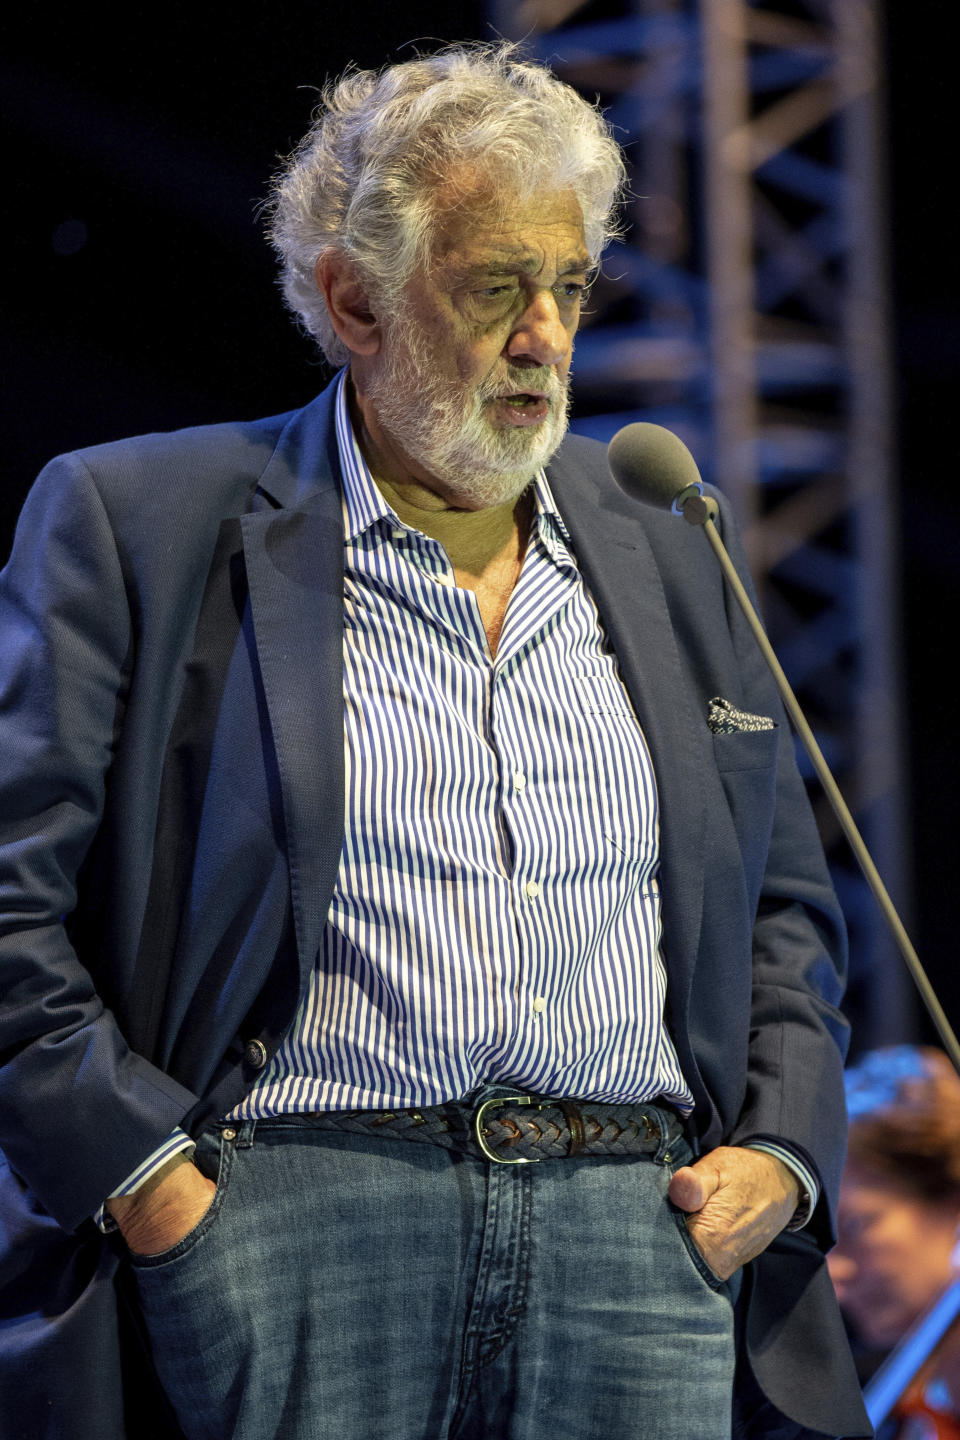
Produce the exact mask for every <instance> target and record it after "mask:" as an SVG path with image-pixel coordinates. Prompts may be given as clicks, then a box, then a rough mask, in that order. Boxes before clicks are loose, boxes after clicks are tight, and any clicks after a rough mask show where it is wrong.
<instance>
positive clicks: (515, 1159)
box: [473, 1095, 543, 1165]
mask: <svg viewBox="0 0 960 1440" xmlns="http://www.w3.org/2000/svg"><path fill="white" fill-rule="evenodd" d="M535 1103H536V1102H535V1101H534V1099H533V1097H532V1096H531V1095H495V1096H494V1097H493V1099H492V1100H484V1102H483V1104H482V1105H481V1106H480V1107H479V1109H478V1110H477V1113H476V1114H475V1115H474V1117H473V1134H474V1138H475V1139H476V1142H477V1144H478V1145H479V1146H480V1149H481V1150H482V1151H483V1153H484V1155H485V1156H486V1157H487V1159H488V1160H493V1161H494V1162H495V1163H496V1164H497V1165H537V1164H539V1162H540V1161H541V1160H542V1159H543V1156H542V1155H510V1156H506V1155H498V1154H496V1152H495V1151H493V1150H491V1149H490V1146H489V1145H488V1144H487V1141H486V1137H485V1136H484V1133H483V1117H484V1116H485V1115H486V1113H487V1111H488V1110H489V1109H490V1107H491V1106H492V1105H533V1104H535ZM540 1108H541V1107H540V1106H539V1105H537V1109H538V1110H539V1109H540Z"/></svg>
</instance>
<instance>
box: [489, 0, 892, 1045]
mask: <svg viewBox="0 0 960 1440" xmlns="http://www.w3.org/2000/svg"><path fill="white" fill-rule="evenodd" d="M877 9H878V0H779V3H776V0H774V3H769V4H760V3H755V4H749V3H746V0H699V3H698V0H619V3H618V0H613V3H609V0H608V3H603V0H500V3H499V4H495V5H493V6H492V19H493V22H494V24H495V26H496V28H497V29H498V31H499V32H500V33H501V34H503V35H506V36H510V37H514V38H524V39H525V40H526V48H527V49H528V50H529V51H531V52H532V53H533V54H535V55H538V56H539V57H540V58H542V59H544V60H546V61H549V62H550V63H551V64H552V66H553V67H554V69H555V70H556V72H557V73H558V74H559V75H560V76H561V77H562V78H563V79H565V80H567V81H568V82H569V83H571V84H573V85H575V86H576V87H577V88H579V89H581V90H582V91H583V92H584V93H586V94H589V95H590V96H591V98H592V97H594V96H599V97H600V99H601V101H602V103H603V105H604V108H605V110H606V112H607V115H608V118H609V119H610V120H611V122H612V123H613V124H614V125H615V126H616V127H618V130H619V132H620V139H621V140H622V141H623V143H624V144H625V145H626V147H627V153H628V155H629V157H630V159H631V164H632V182H631V189H632V197H633V198H632V199H631V201H630V204H629V212H630V213H629V220H630V232H629V234H628V235H627V237H626V239H625V241H624V242H623V243H622V244H620V245H618V246H616V247H614V249H613V251H612V252H611V253H609V254H608V258H607V261H606V263H605V266H604V274H603V276H602V277H601V278H600V280H599V281H598V283H597V285H596V286H595V288H594V292H593V297H592V308H593V313H592V314H591V315H590V316H588V317H587V319H586V323H585V326H584V328H583V330H582V331H581V334H580V336H579V337H578V343H577V350H576V356H575V374H576V384H575V391H576V403H577V410H576V420H575V426H576V428H577V429H579V430H580V431H582V432H586V433H591V434H594V435H597V436H598V437H600V438H602V439H608V438H609V437H610V436H611V435H612V434H613V433H614V431H615V430H616V429H618V428H619V426H620V425H622V424H626V423H628V422H629V421H631V420H635V419H645V420H653V421H656V422H658V423H661V424H664V425H667V426H669V427H670V428H671V429H674V430H676V431H677V432H678V433H679V434H680V435H681V436H682V437H683V438H684V439H685V440H686V441H687V443H688V444H689V445H690V447H691V449H692V450H693V452H694V454H695V455H696V457H697V459H698V461H699V463H700V465H701V470H702V472H703V473H704V476H705V478H707V479H710V480H712V481H714V483H716V484H717V485H719V486H720V488H721V489H722V490H724V491H725V492H726V493H727V494H728V495H729V496H730V498H731V500H732V502H733V504H734V507H735V510H736V512H737V514H738V517H739V519H740V522H741V525H742V527H743V531H744V539H745V543H746V546H747V552H748V555H749V558H750V561H751V566H752V569H753V573H754V576H755V578H756V581H757V588H758V591H759V594H760V599H761V606H762V608H763V610H764V612H765V618H766V622H767V626H768V629H769V630H770V633H771V637H772V639H773V641H774V644H775V646H776V647H777V649H778V652H779V654H780V657H781V660H782V663H783V666H784V669H785V670H786V672H787V674H788V676H789V677H790V680H791V683H792V685H793V686H794V689H795V690H796V691H797V694H798V696H799V698H800V701H801V704H802V705H803V706H804V708H805V710H806V711H807V713H808V715H809V716H810V718H811V722H812V723H813V726H814V729H815V731H816V732H817V735H818V739H819V741H820V744H821V747H822V748H823V750H824V753H825V755H826V757H827V760H828V761H829V763H830V765H831V767H832V768H833V770H834V773H835V774H836V776H837V779H838V781H839V784H840V787H841V789H842V790H843V792H844V794H845V796H846V798H847V801H848V803H849V805H850V807H851V809H852V810H853V812H854V814H855V816H856V818H857V823H858V825H859V827H860V828H861V830H862V831H863V833H864V835H865V838H866V839H867V842H868V844H869V845H870V847H871V849H872V851H873V853H874V856H875V858H876V861H877V864H878V867H879V869H880V871H881V873H882V875H883V876H884V879H885V881H886V883H887V885H888V887H889V889H890V891H891V893H892V895H893V896H894V899H895V900H896V901H897V902H898V904H900V905H901V906H902V905H903V904H904V900H905V887H906V876H905V872H906V869H907V860H908V856H907V854H906V849H907V847H906V844H905V841H904V838H903V837H904V814H903V811H904V801H903V792H902V785H901V781H900V743H901V742H900V716H899V707H898V684H897V658H896V657H897V643H898V642H897V615H898V597H897V579H896V564H895V558H894V544H893V536H892V534H891V530H892V525H893V518H892V512H893V493H892V486H893V477H892V472H891V466H892V458H891V457H892V450H893V435H892V401H891V377H890V342H889V335H888V328H889V319H888V298H887V297H888V283H887V276H886V271H885V264H886V258H885V246H884V217H885V213H886V205H885V194H884V177H883V164H882V155H883V135H882V123H881V121H882V113H883V110H882V96H881V63H880V59H879V43H878V35H877ZM704 563H708V561H707V559H706V558H705V561H704ZM801 763H802V764H803V766H804V769H805V772H806V773H807V774H808V775H809V774H810V767H809V765H808V764H807V762H806V759H805V757H801ZM812 793H813V795H814V803H815V806H816V808H817V815H818V821H819V823H820V827H821V833H822V834H823V836H824V840H825V842H826V845H827V849H828V854H829V856H830V859H831V867H832V870H833V874H834V879H835V882H836V884H837V888H838V891H839V893H840V896H841V900H842V902H843V905H844V910H845V913H846V915H847V919H848V923H849V926H850V931H851V942H852V945H851V950H852V961H851V987H850V999H849V1005H850V1009H851V1014H852V1015H853V1018H854V1020H855V1023H856V1027H857V1028H856V1040H857V1043H858V1044H861V1045H864V1044H877V1043H881V1042H883V1041H885V1040H888V1039H895V1038H901V1039H903V1038H910V1037H911V1036H912V1034H913V1031H914V1029H915V1006H914V1000H913V991H912V987H911V985H910V983H909V981H908V980H907V979H906V978H905V975H904V972H903V970H902V967H901V964H900V960H899V956H898V955H897V954H896V952H895V950H894V947H893V946H892V944H891V943H890V941H889V940H888V938H887V935H886V932H885V930H884V928H883V924H882V921H881V919H880V917H879V914H878V912H877V911H876V909H875V907H874V904H873V900H872V898H871V896H870V894H869V891H868V889H867V887H866V883H865V881H864V880H863V879H862V877H861V875H860V872H859V870H857V869H856V867H855V866H854V865H853V862H852V860H851V859H850V858H849V855H848V852H847V851H846V846H845V842H843V841H842V839H841V837H840V835H839V829H838V826H837V825H836V822H835V820H834V818H833V815H832V812H830V811H829V808H828V807H827V806H826V802H825V801H823V800H822V799H820V798H819V797H818V796H817V794H816V792H815V791H813V792H812Z"/></svg>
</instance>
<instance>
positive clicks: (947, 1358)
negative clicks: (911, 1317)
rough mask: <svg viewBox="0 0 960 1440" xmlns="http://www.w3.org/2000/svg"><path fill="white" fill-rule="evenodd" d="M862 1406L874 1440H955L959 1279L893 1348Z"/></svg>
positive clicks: (958, 1432)
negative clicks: (871, 1428) (874, 1435)
mask: <svg viewBox="0 0 960 1440" xmlns="http://www.w3.org/2000/svg"><path fill="white" fill-rule="evenodd" d="M863 1400H864V1404H865V1406H866V1410H867V1414H868V1416H869V1417H870V1421H871V1424H873V1426H874V1427H875V1428H876V1431H877V1440H960V1279H957V1280H954V1281H952V1282H951V1283H950V1284H949V1285H948V1286H947V1287H946V1289H945V1290H942V1291H941V1292H940V1294H939V1295H938V1296H937V1299H936V1300H935V1301H934V1302H933V1304H932V1305H931V1306H930V1307H929V1309H927V1310H926V1311H925V1312H924V1314H923V1315H921V1316H920V1319H919V1320H917V1322H916V1323H915V1324H914V1325H913V1326H912V1328H911V1329H910V1330H908V1332H907V1334H906V1335H905V1336H904V1337H903V1339H902V1340H900V1341H899V1343H898V1344H897V1345H896V1346H894V1348H893V1350H891V1352H890V1354H889V1355H888V1356H887V1358H886V1360H885V1361H884V1362H883V1364H882V1365H881V1366H880V1369H879V1370H878V1371H877V1373H876V1374H875V1375H874V1377H873V1379H872V1380H871V1381H870V1382H869V1384H868V1385H867V1387H866V1389H865V1390H864V1392H863Z"/></svg>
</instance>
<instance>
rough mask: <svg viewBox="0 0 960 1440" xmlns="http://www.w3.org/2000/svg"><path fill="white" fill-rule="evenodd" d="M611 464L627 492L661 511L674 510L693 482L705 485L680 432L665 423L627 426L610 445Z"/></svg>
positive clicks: (640, 423)
mask: <svg viewBox="0 0 960 1440" xmlns="http://www.w3.org/2000/svg"><path fill="white" fill-rule="evenodd" d="M607 463H608V464H609V466H610V470H611V473H612V475H613V478H614V480H616V482H617V484H618V485H619V486H620V489H621V490H623V491H624V493H625V494H627V495H629V496H630V497H631V499H633V500H642V501H643V502H644V504H645V505H656V506H657V507H658V508H659V509H661V510H671V509H673V502H674V501H675V500H676V498H677V496H678V495H681V494H682V493H683V491H684V490H687V489H689V488H690V486H691V485H696V486H697V487H698V489H699V488H701V486H702V481H701V479H700V472H699V470H698V469H697V462H696V460H694V458H693V456H692V455H691V454H690V451H689V450H688V449H687V447H686V445H684V443H683V441H682V440H681V439H680V437H679V435H674V433H673V431H672V430H665V429H664V427H663V426H662V425H648V424H646V423H645V422H643V421H637V422H636V423H635V424H633V425H624V427H623V429H622V430H618V431H617V433H616V435H614V437H613V439H612V440H611V441H610V444H609V446H608V447H607Z"/></svg>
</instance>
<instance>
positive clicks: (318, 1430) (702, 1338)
mask: <svg viewBox="0 0 960 1440" xmlns="http://www.w3.org/2000/svg"><path fill="white" fill-rule="evenodd" d="M662 1148H663V1147H661V1149H662ZM197 1159H198V1163H199V1165H200V1167H201V1169H203V1170H204V1171H205V1173H207V1174H208V1175H211V1176H214V1175H215V1176H216V1177H217V1182H218V1183H217V1194H216V1199H215V1200H214V1202H213V1205H212V1206H211V1209H210V1210H209V1211H208V1212H207V1214H206V1215H205V1216H204V1218H203V1220H202V1221H201V1222H200V1224H199V1225H198V1226H197V1228H196V1229H195V1230H194V1231H192V1232H191V1233H190V1234H189V1235H188V1236H187V1237H186V1238H185V1239H184V1240H182V1241H181V1242H180V1243H179V1244H178V1245H176V1246H175V1247H174V1248H173V1249H172V1250H170V1251H167V1252H166V1253H164V1254H163V1255H160V1256H151V1257H134V1258H133V1260H132V1263H133V1265H134V1267H135V1271H136V1277H137V1283H138V1289H139V1295H140V1302H141V1306H142V1310H143V1315H144V1320H145V1323H146V1328H147V1331H148V1333H149V1336H150V1341H151V1345H152V1347H153V1350H154V1357H155V1361H156V1364H157V1368H158V1371H159V1374H160V1378H161V1382H162V1383H163V1386H164V1389H165V1390H166V1392H167V1394H168V1395H169V1397H170V1400H171V1403H172V1405H173V1407H174V1409H175V1411H176V1413H177V1415H178V1417H179V1419H180V1423H181V1425H182V1427H183V1429H184V1432H185V1433H186V1435H187V1436H188V1437H190V1440H213V1437H217V1440H228V1437H230V1440H274V1437H275V1440H590V1437H594V1436H596V1437H597V1440H627V1437H637V1440H640V1437H643V1440H724V1437H727V1436H729V1433H730V1404H731V1389H732V1377H733V1368H734V1356H733V1321H732V1296H731V1286H730V1285H729V1284H724V1283H722V1282H720V1281H719V1280H718V1279H717V1278H716V1276H714V1275H713V1274H712V1273H711V1272H710V1271H709V1270H708V1268H707V1267H706V1265H705V1264H704V1262H703V1260H702V1258H701V1257H700V1255H699V1252H698V1251H697V1250H696V1249H695V1247H694V1246H693V1243H692V1241H691V1240H690V1238H689V1236H688V1235H687V1232H686V1228H685V1223H684V1220H683V1217H682V1215H680V1214H679V1212H677V1211H675V1210H674V1208H673V1207H672V1206H671V1204H670V1202H669V1200H668V1199H667V1197H666V1189H667V1184H668V1182H669V1178H670V1175H671V1174H672V1172H673V1170H674V1169H675V1168H676V1167H677V1166H678V1165H680V1164H684V1163H686V1161H687V1160H688V1159H689V1150H688V1148H687V1146H686V1143H685V1142H683V1141H681V1142H680V1145H679V1146H676V1145H675V1146H674V1147H673V1153H672V1154H671V1155H670V1157H669V1161H667V1160H666V1158H665V1157H664V1156H663V1155H658V1156H657V1157H655V1158H654V1159H653V1160H649V1159H644V1158H639V1159H607V1158H599V1157H588V1158H583V1157H580V1158H576V1159H571V1160H552V1161H546V1162H543V1163H540V1164H533V1165H498V1164H488V1163H486V1162H484V1161H479V1160H474V1159H472V1158H469V1157H466V1156H463V1155H459V1154H455V1153H451V1152H450V1151H447V1150H442V1149H439V1148H437V1147H434V1146H432V1145H429V1144H415V1143H408V1142H405V1141H402V1140H397V1139H391V1138H387V1137H384V1138H381V1137H375V1136H367V1135H362V1136H358V1135H348V1134H339V1133H336V1132H332V1131H330V1130H327V1129H323V1128H321V1127H320V1126H318V1125H317V1124H315V1123H314V1122H311V1121H310V1120H309V1119H297V1118H295V1117H291V1118H290V1119H283V1120H270V1121H257V1122H247V1123H246V1124H244V1125H242V1126H241V1127H239V1128H238V1130H237V1131H236V1138H235V1139H232V1140H230V1139H224V1138H223V1136H222V1127H220V1129H218V1130H216V1131H213V1132H211V1133H209V1134H207V1135H205V1136H203V1137H202V1138H201V1141H200V1146H199V1148H198V1155H197Z"/></svg>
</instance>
